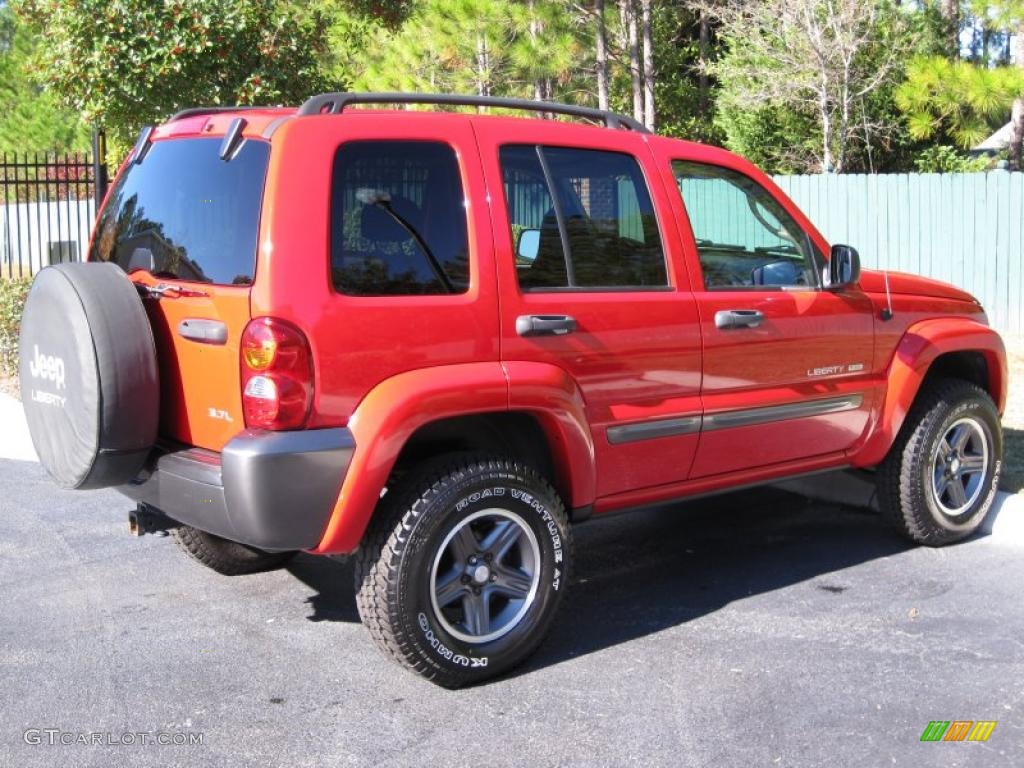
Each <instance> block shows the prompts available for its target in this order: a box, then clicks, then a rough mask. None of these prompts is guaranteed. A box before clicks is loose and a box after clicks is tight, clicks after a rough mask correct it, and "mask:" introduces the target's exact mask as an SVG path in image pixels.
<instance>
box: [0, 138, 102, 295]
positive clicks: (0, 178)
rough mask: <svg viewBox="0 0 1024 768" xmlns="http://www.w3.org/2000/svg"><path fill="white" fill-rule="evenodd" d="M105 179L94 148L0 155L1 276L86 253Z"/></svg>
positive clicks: (19, 274)
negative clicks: (66, 153)
mask: <svg viewBox="0 0 1024 768" xmlns="http://www.w3.org/2000/svg"><path fill="white" fill-rule="evenodd" d="M97 179H98V180H99V183H98V184H97ZM105 182H106V171H105V169H104V168H103V166H102V165H100V164H99V163H97V162H96V160H95V154H91V155H90V154H89V153H75V154H70V155H55V154H50V153H42V154H40V153H32V154H29V153H27V152H25V153H13V154H8V153H4V154H2V155H0V277H25V276H30V275H33V274H34V273H35V272H37V271H39V270H40V269H42V268H43V267H45V266H47V265H49V264H57V263H61V262H66V261H78V260H80V259H83V258H85V254H86V250H87V248H88V245H89V234H90V232H91V230H92V225H93V221H94V220H95V218H96V206H97V199H98V198H99V197H100V195H101V194H102V192H103V188H104V186H105Z"/></svg>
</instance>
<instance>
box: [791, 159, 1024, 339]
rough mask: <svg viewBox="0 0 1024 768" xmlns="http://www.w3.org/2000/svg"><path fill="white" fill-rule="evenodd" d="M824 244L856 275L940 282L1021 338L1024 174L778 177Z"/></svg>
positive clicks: (1023, 317) (1023, 315) (1023, 327)
mask: <svg viewBox="0 0 1024 768" xmlns="http://www.w3.org/2000/svg"><path fill="white" fill-rule="evenodd" d="M775 181H776V182H777V183H778V184H779V186H780V187H782V189H783V190H785V191H786V193H787V194H788V195H789V196H790V197H792V198H793V200H794V202H796V204H797V205H798V206H800V208H801V209H802V210H803V211H804V212H805V213H806V214H807V215H808V216H809V217H810V219H811V220H812V221H813V222H814V223H815V224H816V225H817V227H818V228H819V229H820V230H821V232H822V234H823V235H824V236H825V237H826V238H827V239H828V241H829V242H831V243H846V244H848V245H852V246H854V247H855V248H857V250H858V251H859V252H860V257H861V262H862V263H863V264H864V266H865V267H877V268H882V269H891V270H899V271H901V272H912V273H915V274H919V275H926V276H928V277H934V278H936V279H938V280H945V281H946V282H949V283H953V284H954V285H957V286H960V287H961V288H963V289H964V290H967V291H970V292H971V293H972V294H974V295H975V296H977V297H978V299H979V300H980V301H981V303H982V304H983V305H984V307H985V310H986V312H987V313H988V316H989V320H990V322H991V323H992V325H993V326H995V327H996V328H998V329H1000V330H1001V331H1005V332H1010V333H1021V332H1024V269H1022V268H1021V259H1022V258H1024V173H1008V172H1006V171H994V172H992V173H963V174H934V173H926V174H909V175H907V174H892V175H873V176H857V175H840V176H834V175H829V176H777V177H775Z"/></svg>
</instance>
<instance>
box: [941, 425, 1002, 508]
mask: <svg viewBox="0 0 1024 768" xmlns="http://www.w3.org/2000/svg"><path fill="white" fill-rule="evenodd" d="M988 458H989V457H988V443H987V441H986V439H985V433H984V431H983V430H982V427H981V425H980V424H979V423H978V422H977V421H975V420H974V419H971V418H964V419H960V420H959V421H956V422H954V423H953V424H952V425H950V427H949V429H947V430H946V434H945V435H943V437H942V439H941V440H940V441H939V443H938V446H937V447H936V450H935V456H934V457H933V458H932V491H933V493H934V494H935V501H936V503H937V504H938V505H939V508H940V509H941V510H942V512H943V513H944V514H946V515H948V516H950V517H957V516H958V515H961V514H963V513H964V512H965V511H966V510H968V509H969V508H970V507H971V505H972V504H974V502H975V501H977V499H978V496H979V495H980V494H981V492H982V489H983V486H984V479H985V473H986V471H987V469H988Z"/></svg>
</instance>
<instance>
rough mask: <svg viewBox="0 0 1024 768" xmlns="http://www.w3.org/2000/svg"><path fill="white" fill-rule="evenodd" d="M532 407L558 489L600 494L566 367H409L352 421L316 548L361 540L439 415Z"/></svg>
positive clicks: (576, 499)
mask: <svg viewBox="0 0 1024 768" xmlns="http://www.w3.org/2000/svg"><path fill="white" fill-rule="evenodd" d="M509 410H516V411H526V412H530V413H531V414H533V415H534V416H535V417H536V418H537V420H538V422H539V423H540V425H541V427H542V428H543V430H544V432H545V435H546V436H547V438H548V443H549V445H550V447H551V452H552V456H553V458H554V462H555V466H556V468H557V470H558V472H559V478H558V479H559V486H560V490H562V492H563V493H564V494H565V495H566V502H567V503H569V504H570V505H572V506H574V507H580V506H585V505H587V504H590V503H592V502H593V500H594V488H595V480H594V446H593V440H592V439H591V437H590V430H589V428H588V427H587V423H586V418H585V415H584V412H583V401H582V397H581V396H580V393H579V389H578V387H576V385H575V382H573V381H572V379H571V378H570V377H568V374H566V373H565V372H564V371H562V370H561V369H559V368H557V367H555V366H551V365H544V364H539V363H506V364H502V363H499V362H490V363H468V364H464V365H451V366H437V367H434V368H423V369H419V370H415V371H409V372H407V373H402V374H399V375H397V376H394V377H392V378H390V379H387V380H386V381H383V382H381V383H380V384H378V385H377V386H376V387H374V388H373V389H372V390H371V391H370V393H369V394H367V395H366V397H365V398H363V400H362V402H360V404H359V406H358V407H357V408H356V410H355V412H354V413H353V415H352V418H351V419H349V423H348V428H349V430H350V431H351V432H352V435H353V438H354V440H355V446H356V447H355V452H354V454H353V456H352V462H351V464H350V465H349V469H348V473H347V474H346V476H345V479H344V481H343V483H342V486H341V492H340V494H339V495H338V499H337V501H336V502H335V505H334V510H333V512H332V513H331V518H330V521H329V522H328V524H327V528H326V530H325V532H324V535H323V538H322V539H321V541H320V543H319V544H318V545H317V547H316V548H315V549H314V550H312V551H313V552H315V553H317V554H339V553H345V552H351V551H353V550H354V549H356V548H357V547H358V546H359V542H360V541H361V540H362V538H363V534H364V532H365V531H366V526H367V525H368V524H369V522H370V518H371V517H372V515H373V512H374V509H375V508H376V506H377V502H378V500H379V499H380V495H381V492H382V491H383V489H384V488H385V486H386V485H387V480H388V477H389V476H390V474H391V470H392V469H393V468H394V465H395V461H396V460H397V459H398V456H399V454H400V453H401V451H402V448H403V447H404V446H405V444H406V442H407V441H408V440H409V438H410V437H412V435H413V434H414V433H415V432H416V430H418V429H419V428H420V427H423V426H424V425H426V424H428V423H430V422H433V421H438V420H440V419H446V418H452V417H456V416H471V415H474V414H483V413H494V412H506V411H509Z"/></svg>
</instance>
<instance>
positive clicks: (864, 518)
mask: <svg viewBox="0 0 1024 768" xmlns="http://www.w3.org/2000/svg"><path fill="white" fill-rule="evenodd" d="M575 540H576V546H575V563H576V565H575V569H574V574H573V579H572V583H571V588H570V590H569V593H568V594H567V595H566V600H565V602H564V603H563V605H562V608H561V610H560V612H559V615H558V616H557V617H556V619H555V625H554V628H553V629H552V632H551V635H550V637H549V638H548V640H547V641H546V642H545V643H544V644H543V645H542V646H541V649H540V651H539V652H538V653H537V655H536V656H534V657H533V658H532V659H530V660H529V661H528V662H527V663H526V665H525V666H523V667H521V668H520V669H519V670H517V671H514V672H512V673H510V675H511V676H515V675H517V674H522V673H524V672H529V671H533V670H537V669H541V668H543V667H546V666H549V665H552V664H558V663H560V662H563V661H566V660H568V659H571V658H574V657H577V656H581V655H585V654H588V653H593V652H594V651H599V650H601V649H604V648H608V647H611V646H615V645H618V644H619V643H624V642H627V641H629V640H633V639H636V638H638V637H642V636H645V635H648V634H651V633H654V632H658V631H660V630H663V629H667V628H669V627H673V626H676V625H679V624H683V623H685V622H687V621H690V620H691V619H694V618H697V617H699V616H702V615H705V614H708V613H711V612H713V611H715V610H718V609H720V608H722V607H724V606H726V605H728V604H729V603H731V602H733V601H735V600H739V599H742V598H745V597H749V596H751V595H754V594H758V593H762V592H770V591H772V590H776V589H782V588H784V587H787V586H790V585H793V584H797V583H799V582H804V581H808V580H812V579H816V578H818V577H822V576H826V575H828V574H830V573H833V572H835V571H839V570H841V569H843V568H847V567H849V566H853V565H857V564H859V563H863V562H867V561H870V560H874V559H876V558H881V557H886V556H888V555H893V554H897V553H899V552H902V551H904V550H906V549H909V548H910V547H909V545H908V544H906V543H905V542H904V541H903V539H901V538H900V537H898V536H897V535H896V533H895V532H894V531H893V530H892V528H891V527H890V526H889V525H888V524H887V523H886V522H885V521H884V520H883V519H881V517H880V516H879V515H878V514H877V513H875V512H872V511H870V510H862V509H855V508H852V507H843V506H838V505H829V504H823V503H821V502H815V501H811V500H810V499H807V498H805V497H802V496H798V495H795V494H792V493H788V492H785V491H781V490H777V489H775V488H760V489H757V490H754V491H744V492H741V493H734V494H728V495H723V496H717V497H714V498H709V499H703V500H700V501H694V502H688V503H680V504H674V505H672V506H669V507H664V508H660V509H656V510H647V511H640V512H631V513H627V514H622V515H615V516H611V517H607V518H599V519H595V520H593V521H591V522H588V523H586V524H584V525H580V526H578V527H577V528H576V529H575ZM288 570H289V571H290V572H291V573H292V575H294V576H295V577H296V578H298V579H299V580H301V581H302V582H303V583H305V584H306V585H308V586H309V587H311V588H313V589H314V590H316V592H317V594H315V595H313V596H312V597H310V598H309V599H308V602H309V604H310V606H311V607H312V610H313V612H312V614H311V615H310V616H309V617H308V618H309V620H310V621H343V622H356V621H359V616H358V613H357V611H356V604H355V593H354V588H353V577H352V563H351V560H338V559H331V558H323V557H311V556H306V555H300V556H299V557H297V558H296V559H295V560H294V561H292V563H291V564H290V565H289V566H288ZM816 587H817V588H819V589H821V590H823V591H825V592H828V593H831V594H835V595H837V597H838V595H840V594H841V593H842V592H843V591H845V586H844V584H843V580H842V577H835V578H832V579H827V580H823V581H822V583H820V584H818V585H816ZM499 679H500V678H499Z"/></svg>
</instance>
